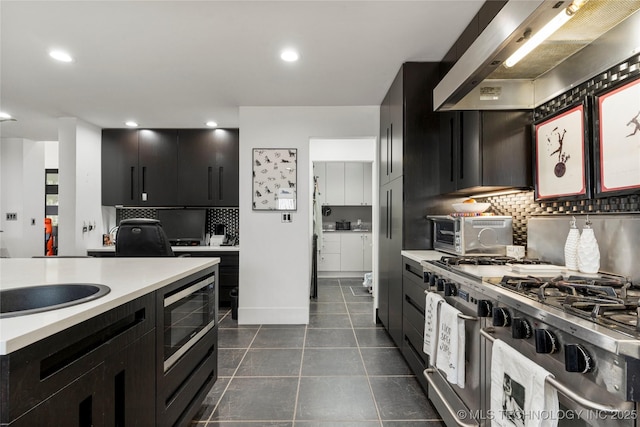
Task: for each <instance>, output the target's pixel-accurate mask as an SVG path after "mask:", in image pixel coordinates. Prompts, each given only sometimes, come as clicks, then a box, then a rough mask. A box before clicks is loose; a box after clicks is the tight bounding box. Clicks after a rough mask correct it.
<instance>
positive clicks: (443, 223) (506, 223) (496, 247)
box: [427, 215, 513, 255]
mask: <svg viewBox="0 0 640 427" xmlns="http://www.w3.org/2000/svg"><path fill="white" fill-rule="evenodd" d="M427 218H428V219H430V220H431V221H433V248H434V249H436V250H440V251H442V252H446V253H449V254H453V255H504V254H505V253H506V247H507V245H512V244H513V219H512V218H511V217H510V216H471V217H453V216H449V215H433V216H428V217H427Z"/></svg>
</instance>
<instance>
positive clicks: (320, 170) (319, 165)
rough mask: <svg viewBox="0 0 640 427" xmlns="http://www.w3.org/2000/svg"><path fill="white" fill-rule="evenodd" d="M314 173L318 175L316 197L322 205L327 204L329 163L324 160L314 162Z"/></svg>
mask: <svg viewBox="0 0 640 427" xmlns="http://www.w3.org/2000/svg"><path fill="white" fill-rule="evenodd" d="M313 175H314V176H315V177H316V181H317V186H318V194H317V195H316V198H317V200H318V202H319V203H320V206H322V205H326V204H327V199H326V194H327V192H326V190H327V164H326V163H324V162H314V163H313Z"/></svg>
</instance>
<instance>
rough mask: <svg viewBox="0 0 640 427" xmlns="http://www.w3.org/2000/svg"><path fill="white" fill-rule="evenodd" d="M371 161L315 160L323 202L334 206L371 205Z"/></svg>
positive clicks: (320, 197)
mask: <svg viewBox="0 0 640 427" xmlns="http://www.w3.org/2000/svg"><path fill="white" fill-rule="evenodd" d="M371 168H372V164H371V163H365V162H315V163H314V165H313V170H314V175H315V176H316V177H318V178H317V179H318V186H319V188H320V196H319V197H318V199H319V200H320V203H321V204H326V205H333V206H364V205H367V206H371V204H372V192H371V191H372V184H371V180H372V176H371Z"/></svg>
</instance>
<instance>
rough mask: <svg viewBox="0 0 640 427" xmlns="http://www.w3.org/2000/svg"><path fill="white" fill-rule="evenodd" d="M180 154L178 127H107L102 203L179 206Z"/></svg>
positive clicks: (103, 151) (111, 204)
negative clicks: (177, 161) (155, 128)
mask: <svg viewBox="0 0 640 427" xmlns="http://www.w3.org/2000/svg"><path fill="white" fill-rule="evenodd" d="M177 157H178V145H177V131H176V130H172V129H161V130H154V129H140V130H138V129H134V130H131V129H104V130H103V131H102V204H103V205H105V206H115V205H125V206H173V205H175V204H176V201H177V194H178V185H177V184H178V183H177V163H176V159H177Z"/></svg>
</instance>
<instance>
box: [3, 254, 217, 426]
mask: <svg viewBox="0 0 640 427" xmlns="http://www.w3.org/2000/svg"><path fill="white" fill-rule="evenodd" d="M217 270H218V269H217V266H215V267H213V269H212V270H211V269H207V270H203V271H202V272H198V273H195V274H193V275H191V276H188V277H186V278H183V279H181V280H179V281H177V282H174V283H171V284H168V285H167V286H166V287H164V288H162V290H158V291H156V292H152V293H149V294H147V295H145V296H143V297H140V298H137V299H135V300H133V301H131V302H128V303H125V304H123V305H121V306H119V307H116V308H114V309H112V310H109V311H107V312H106V313H103V314H100V315H97V316H94V317H92V318H90V319H88V320H86V321H84V322H82V323H80V324H78V325H75V326H72V327H70V328H68V329H65V330H63V331H61V332H59V333H57V334H55V335H52V336H49V337H47V338H44V339H42V340H40V341H37V342H35V343H33V344H31V345H28V346H27V347H24V348H22V349H19V350H16V351H14V352H12V353H9V354H7V355H0V390H2V393H0V426H19V427H22V426H24V427H32V426H43V425H46V426H79V427H91V426H93V427H102V426H104V427H113V426H118V427H120V426H139V427H147V426H149V427H151V426H188V425H190V424H191V420H192V419H193V417H194V416H195V414H196V412H197V411H198V410H200V407H201V404H202V401H203V400H204V398H205V396H206V394H207V393H208V391H209V390H210V389H211V387H212V386H213V384H214V383H215V381H216V380H217V362H218V326H217V325H215V326H214V327H213V328H212V329H210V330H208V332H207V333H205V334H204V335H203V336H202V338H200V339H199V340H198V341H196V342H195V343H194V345H193V346H192V347H190V348H188V349H185V351H184V354H182V355H181V356H180V358H179V359H177V360H176V361H175V363H174V364H173V365H171V367H170V368H169V369H167V370H166V371H165V369H164V346H163V343H164V337H165V333H166V329H165V328H164V327H163V325H164V324H165V316H166V315H167V313H166V311H165V309H164V304H163V300H164V298H163V297H164V296H165V292H179V291H181V290H182V289H183V288H184V287H185V286H190V285H191V284H192V283H194V281H198V280H201V278H202V277H203V275H205V274H209V275H211V274H213V275H217ZM214 318H215V319H217V318H218V316H217V310H216V312H215V313H214ZM170 319H171V318H170Z"/></svg>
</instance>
